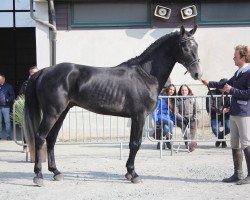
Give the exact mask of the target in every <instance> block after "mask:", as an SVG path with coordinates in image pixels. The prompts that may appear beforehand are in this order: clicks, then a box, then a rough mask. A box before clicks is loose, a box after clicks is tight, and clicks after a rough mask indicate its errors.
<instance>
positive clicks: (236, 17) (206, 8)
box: [198, 2, 250, 24]
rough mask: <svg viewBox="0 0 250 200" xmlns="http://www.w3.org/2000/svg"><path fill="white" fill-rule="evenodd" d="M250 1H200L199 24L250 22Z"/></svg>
mask: <svg viewBox="0 0 250 200" xmlns="http://www.w3.org/2000/svg"><path fill="white" fill-rule="evenodd" d="M249 10H250V2H230V3H219V2H215V3H201V4H200V9H199V12H198V13H199V18H198V22H199V24H250V15H249Z"/></svg>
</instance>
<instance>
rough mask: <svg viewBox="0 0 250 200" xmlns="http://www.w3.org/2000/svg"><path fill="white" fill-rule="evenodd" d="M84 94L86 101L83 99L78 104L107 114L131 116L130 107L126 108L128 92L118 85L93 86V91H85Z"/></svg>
mask: <svg viewBox="0 0 250 200" xmlns="http://www.w3.org/2000/svg"><path fill="white" fill-rule="evenodd" d="M84 94H85V95H84ZM83 96H84V99H85V100H86V101H82V99H81V102H79V103H78V104H79V105H80V106H81V107H83V108H85V109H87V110H90V111H92V112H95V113H99V114H105V115H116V116H129V112H128V109H125V104H126V93H125V91H124V90H123V89H122V88H120V87H119V86H118V85H117V86H113V87H109V86H105V87H104V86H102V87H101V86H99V87H93V88H92V90H91V91H90V90H89V91H88V92H86V91H85V92H83Z"/></svg>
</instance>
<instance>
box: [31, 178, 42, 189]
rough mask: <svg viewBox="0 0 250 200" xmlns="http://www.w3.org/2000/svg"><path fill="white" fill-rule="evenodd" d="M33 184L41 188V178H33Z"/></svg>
mask: <svg viewBox="0 0 250 200" xmlns="http://www.w3.org/2000/svg"><path fill="white" fill-rule="evenodd" d="M33 183H35V184H36V185H37V186H39V187H43V186H44V184H43V179H42V178H37V177H34V178H33Z"/></svg>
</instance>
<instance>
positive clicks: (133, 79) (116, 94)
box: [38, 63, 158, 117]
mask: <svg viewBox="0 0 250 200" xmlns="http://www.w3.org/2000/svg"><path fill="white" fill-rule="evenodd" d="M38 85H39V86H38V93H40V94H43V95H41V96H40V102H41V104H44V105H45V106H46V107H47V106H48V105H51V106H52V107H54V108H56V109H62V110H63V109H65V108H66V107H67V106H68V105H71V106H74V105H76V106H80V107H82V108H85V109H87V110H90V111H92V112H95V113H100V114H107V115H115V116H123V117H131V116H132V115H134V114H135V113H138V112H146V113H149V112H151V111H152V109H153V108H154V106H155V104H156V99H157V87H158V85H157V81H156V80H152V79H150V78H149V77H147V75H145V74H144V73H143V72H142V71H141V70H140V69H139V68H138V67H137V66H126V65H124V66H123V65H122V66H117V67H90V66H85V65H77V64H72V63H61V64H58V65H56V66H54V67H50V68H46V69H44V72H43V74H42V76H41V77H40V79H39V84H38ZM39 91H40V92H39Z"/></svg>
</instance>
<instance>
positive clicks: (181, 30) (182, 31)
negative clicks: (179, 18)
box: [180, 25, 185, 37]
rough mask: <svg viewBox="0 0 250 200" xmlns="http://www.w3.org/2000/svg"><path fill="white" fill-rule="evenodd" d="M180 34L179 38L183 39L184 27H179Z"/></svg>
mask: <svg viewBox="0 0 250 200" xmlns="http://www.w3.org/2000/svg"><path fill="white" fill-rule="evenodd" d="M180 34H181V37H183V36H184V34H185V28H184V26H183V25H182V26H181V29H180Z"/></svg>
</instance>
